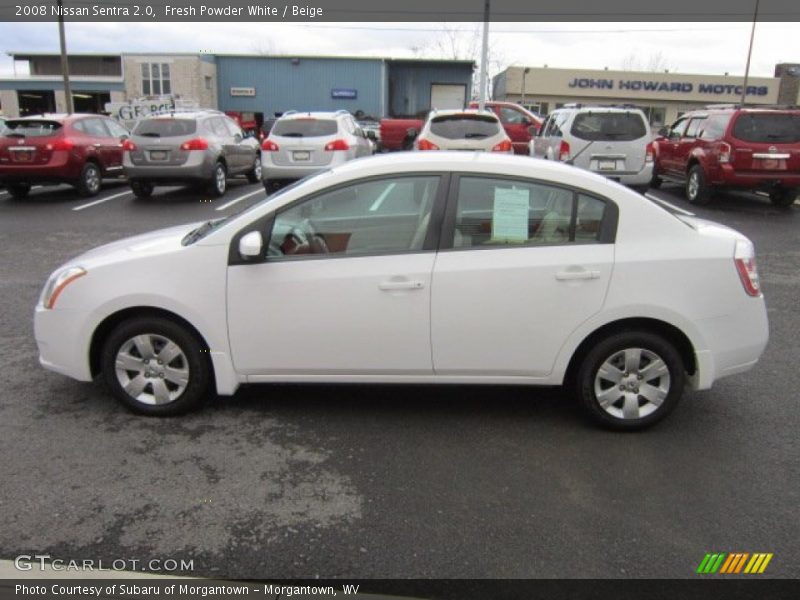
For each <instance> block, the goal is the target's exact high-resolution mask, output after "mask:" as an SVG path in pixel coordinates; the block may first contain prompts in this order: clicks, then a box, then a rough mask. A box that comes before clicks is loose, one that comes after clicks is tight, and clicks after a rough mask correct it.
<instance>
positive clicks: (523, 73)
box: [519, 67, 531, 106]
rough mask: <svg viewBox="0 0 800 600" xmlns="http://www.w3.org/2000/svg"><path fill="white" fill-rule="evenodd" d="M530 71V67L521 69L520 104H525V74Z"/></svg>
mask: <svg viewBox="0 0 800 600" xmlns="http://www.w3.org/2000/svg"><path fill="white" fill-rule="evenodd" d="M530 72H531V68H530V67H525V69H523V71H522V99H521V100H520V101H519V103H520V104H521V105H522V106H525V76H526V75H527V74H528V73H530Z"/></svg>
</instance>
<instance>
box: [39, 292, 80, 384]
mask: <svg viewBox="0 0 800 600" xmlns="http://www.w3.org/2000/svg"><path fill="white" fill-rule="evenodd" d="M84 322H85V315H84V314H83V313H80V312H78V311H74V310H62V309H54V310H48V309H45V308H44V307H42V306H41V305H39V306H37V307H36V311H35V313H34V318H33V330H34V336H35V337H36V346H37V347H38V349H39V362H40V363H41V365H42V366H43V367H44V368H46V369H49V370H51V371H55V372H56V373H61V374H62V375H66V376H68V377H72V378H73V379H77V380H78V381H91V380H92V373H91V367H90V364H89V344H90V340H89V339H87V338H86V336H85V335H84V334H83V324H84Z"/></svg>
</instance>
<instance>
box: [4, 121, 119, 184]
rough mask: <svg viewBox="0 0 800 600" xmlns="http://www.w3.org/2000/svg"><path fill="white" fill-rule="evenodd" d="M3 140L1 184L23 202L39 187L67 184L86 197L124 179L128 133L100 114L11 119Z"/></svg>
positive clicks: (7, 122) (7, 124) (7, 123)
mask: <svg viewBox="0 0 800 600" xmlns="http://www.w3.org/2000/svg"><path fill="white" fill-rule="evenodd" d="M5 125H6V128H7V129H6V131H5V132H3V134H2V137H0V184H5V186H6V187H7V188H8V191H9V192H10V193H11V195H12V196H14V197H15V198H24V197H26V196H27V195H28V192H30V189H31V185H33V184H36V183H68V184H70V185H74V186H75V187H76V188H78V192H79V193H80V194H81V195H82V196H94V195H95V194H97V193H98V192H99V191H100V184H101V182H102V179H103V178H104V177H120V176H122V175H123V172H122V142H123V140H125V139H126V138H127V137H128V135H129V133H128V131H127V130H126V129H125V128H124V127H122V125H119V124H118V123H117V122H116V121H114V120H112V119H109V118H108V117H103V116H101V115H69V116H67V115H44V116H37V117H25V118H22V119H9V120H8V121H6V123H5Z"/></svg>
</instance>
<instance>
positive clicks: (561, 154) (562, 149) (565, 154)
mask: <svg viewBox="0 0 800 600" xmlns="http://www.w3.org/2000/svg"><path fill="white" fill-rule="evenodd" d="M558 160H560V161H561V162H566V161H568V160H569V144H568V143H567V142H565V141H564V140H561V145H560V146H559V147H558Z"/></svg>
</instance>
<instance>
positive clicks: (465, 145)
mask: <svg viewBox="0 0 800 600" xmlns="http://www.w3.org/2000/svg"><path fill="white" fill-rule="evenodd" d="M414 150H483V151H485V152H505V153H506V154H510V153H512V152H514V147H513V145H512V144H511V138H509V137H508V135H507V134H506V132H505V130H504V129H503V125H502V123H500V119H498V118H497V115H495V114H494V112H492V111H490V110H477V109H466V110H433V111H431V113H430V114H429V115H428V120H427V121H425V125H423V126H422V131H421V132H420V133H419V136H418V137H417V139H416V140H415V141H414Z"/></svg>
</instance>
